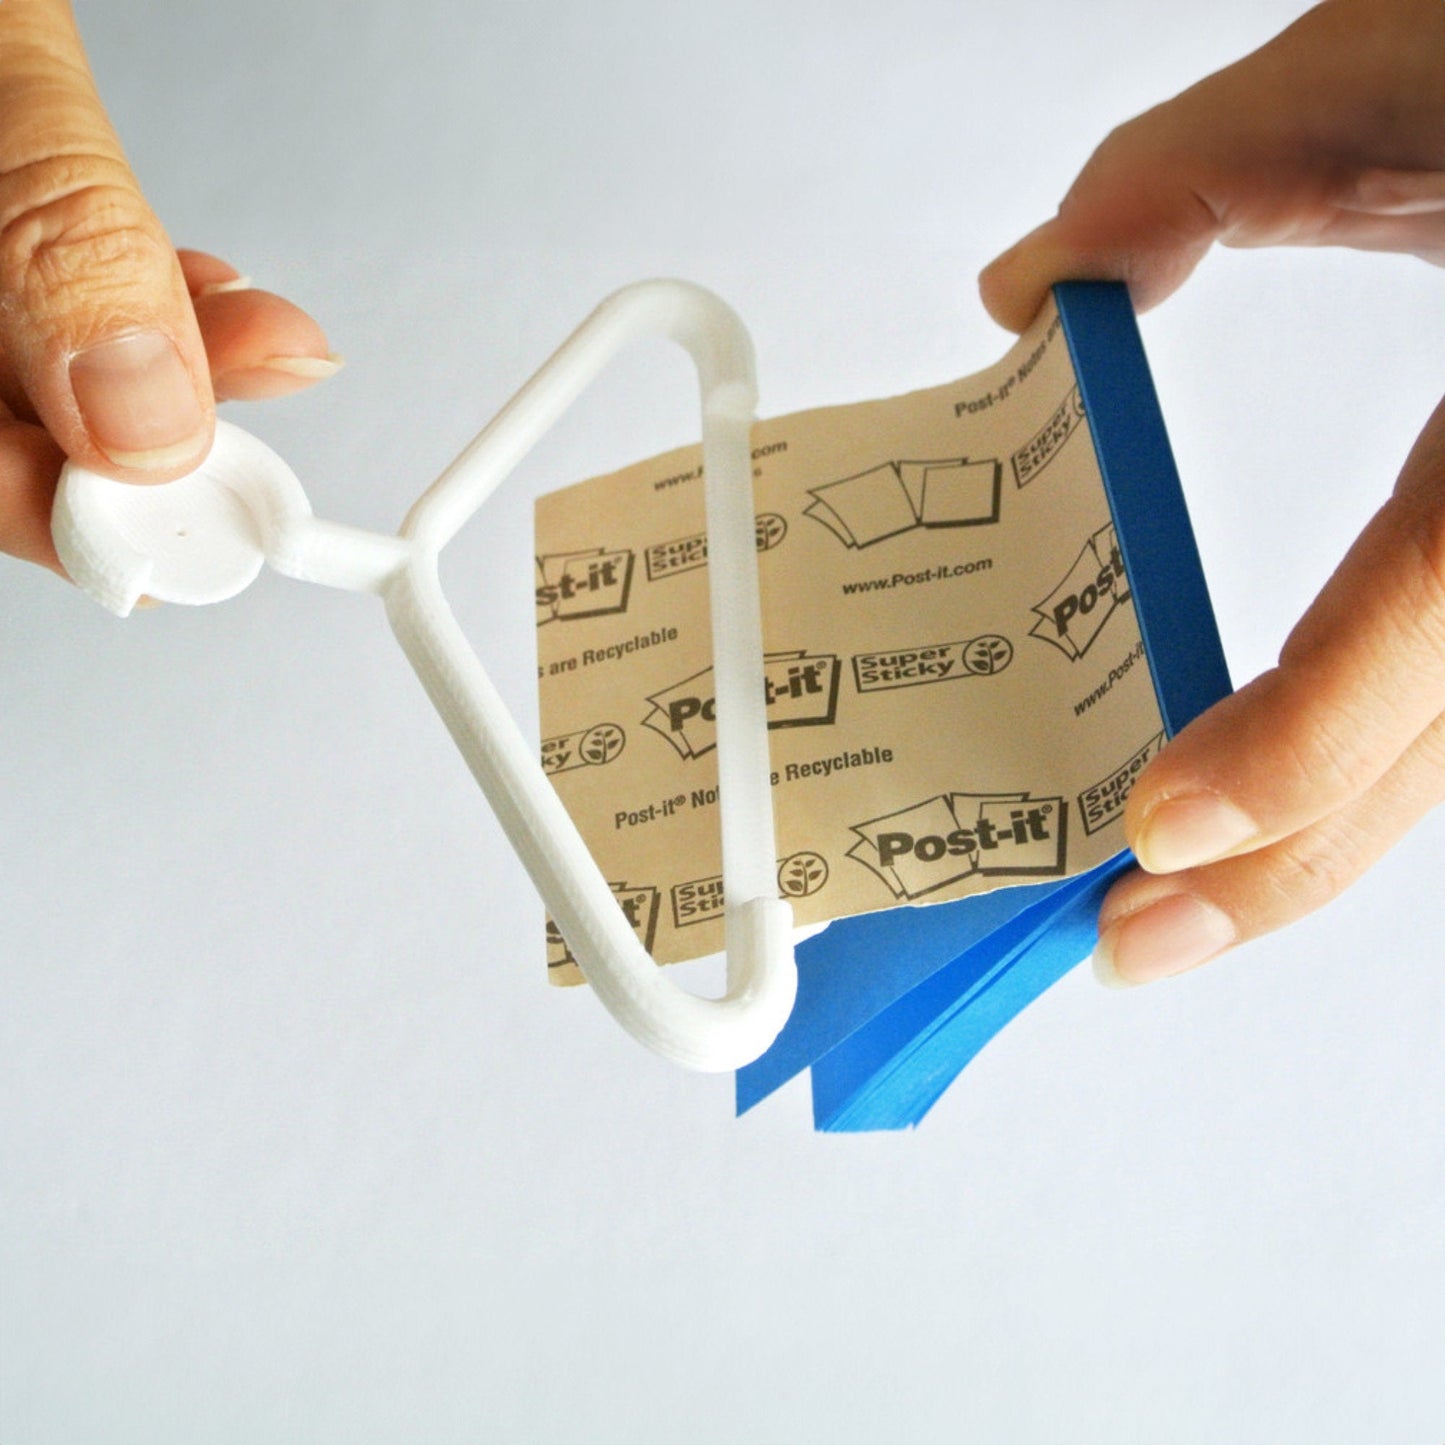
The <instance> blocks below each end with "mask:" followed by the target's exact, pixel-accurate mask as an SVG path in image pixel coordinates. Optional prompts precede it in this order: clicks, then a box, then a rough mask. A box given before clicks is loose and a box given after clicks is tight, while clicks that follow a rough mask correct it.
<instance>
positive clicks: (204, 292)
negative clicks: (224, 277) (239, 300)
mask: <svg viewBox="0 0 1445 1445" xmlns="http://www.w3.org/2000/svg"><path fill="white" fill-rule="evenodd" d="M255 284H256V283H255V282H254V281H253V280H252V279H251V278H250V277H249V276H232V277H231V279H230V280H229V281H207V282H206V284H205V285H204V286H202V287H200V288H199V289H198V290H197V291H196V300H197V301H199V300H200V299H201V297H202V296H219V295H220V294H221V293H222V292H223V291H249V290H250V289H251V288H252V287H253V286H254V285H255Z"/></svg>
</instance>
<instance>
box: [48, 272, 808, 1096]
mask: <svg viewBox="0 0 1445 1445" xmlns="http://www.w3.org/2000/svg"><path fill="white" fill-rule="evenodd" d="M642 335H664V336H669V337H671V338H672V339H673V340H674V341H677V342H678V343H679V344H680V345H681V346H683V347H684V348H685V349H686V350H687V351H688V352H689V353H690V354H691V355H692V358H693V360H694V361H695V362H696V364H697V370H698V380H699V383H700V386H701V392H702V438H703V461H704V475H705V478H706V480H705V489H706V498H707V533H708V569H709V575H710V583H709V585H710V588H711V602H712V637H713V654H714V657H713V668H714V673H715V677H716V682H717V753H718V773H719V780H718V781H719V787H720V792H721V796H720V808H721V820H722V853H723V891H724V904H725V908H726V939H727V988H726V992H725V993H724V995H723V996H722V997H721V998H717V999H708V998H702V997H699V996H697V995H695V994H691V993H688V992H686V991H685V990H683V989H681V988H679V987H678V986H677V985H676V984H674V983H672V982H671V981H670V980H669V979H667V978H666V977H664V976H663V974H662V972H661V971H660V970H659V969H658V967H657V966H656V964H654V962H653V961H652V958H651V957H650V956H649V954H648V953H647V951H646V949H645V948H644V947H643V946H642V944H641V943H640V941H639V940H638V938H637V936H636V934H635V933H634V932H633V930H632V928H631V926H630V925H629V924H628V922H627V919H626V918H625V916H624V915H623V913H622V910H621V909H620V908H619V907H618V905H617V902H616V900H615V899H614V898H613V896H612V891H611V889H610V888H609V887H608V885H607V882H606V880H605V879H604V878H603V876H602V874H601V872H600V870H599V869H598V867H597V864H596V863H595V862H594V861H593V859H592V856H591V854H590V853H589V852H588V850H587V846H586V844H585V843H584V842H583V841H582V838H581V835H580V834H579V833H578V831H577V829H576V826H575V825H574V824H573V822H572V820H571V818H570V817H569V816H568V814H567V811H566V809H565V808H564V807H563V805H562V802H561V800H560V799H559V798H558V796H557V793H556V791H555V790H554V789H553V787H552V785H551V783H550V781H549V780H548V779H547V777H546V775H545V774H544V773H543V771H542V768H541V765H540V763H539V762H538V760H537V758H536V755H535V752H534V750H533V749H532V748H531V747H530V746H529V745H528V744H527V742H526V740H525V739H524V738H523V736H522V734H521V732H520V730H519V729H518V727H517V725H516V723H515V722H514V721H513V719H512V717H511V714H510V713H509V712H508V711H507V709H506V706H505V705H504V703H503V702H502V699H501V697H500V696H499V695H498V693H497V691H496V689H495V687H494V686H493V685H492V682H491V679H490V678H489V677H488V676H487V674H486V671H485V670H484V669H483V667H482V665H481V662H480V661H479V660H478V658H477V655H476V653H475V652H474V651H473V650H472V648H471V646H470V644H469V643H468V642H467V640H466V637H465V636H464V634H463V633H462V631H461V628H460V627H459V626H458V625H457V622H456V619H455V618H454V617H453V615H452V612H451V609H450V607H449V606H448V605H447V602H446V598H445V597H444V596H443V594H442V590H441V583H440V580H439V577H438V572H437V556H438V554H439V552H440V551H441V549H442V548H443V547H444V546H445V545H446V544H447V542H449V541H450V540H451V539H452V537H453V536H455V535H456V533H457V531H458V530H459V529H460V528H461V526H462V525H463V523H465V522H466V520H467V519H468V518H469V517H470V516H471V515H472V513H473V512H475V511H476V510H477V508H478V507H480V506H481V504H482V503H483V502H484V501H485V500H486V499H487V497H488V496H490V495H491V493H492V491H493V490H494V489H495V488H496V486H497V485H498V484H499V483H500V482H501V481H502V480H503V479H504V478H505V477H506V476H507V475H508V473H509V472H510V471H511V470H512V468H513V467H514V466H515V465H516V464H517V462H518V461H520V460H521V458H522V457H523V456H525V455H526V454H527V452H528V451H529V450H530V449H531V447H532V446H533V445H534V444H535V443H536V441H537V439H538V438H539V437H540V436H541V435H542V434H543V433H544V432H545V431H546V430H547V428H548V427H549V426H551V425H552V423H553V422H554V421H555V420H556V419H557V418H558V417H559V416H560V415H561V414H562V412H563V411H565V410H566V408H567V407H568V406H569V405H570V404H571V403H572V402H573V401H574V400H575V399H576V397H577V396H578V395H579V394H580V393H581V392H582V391H583V390H584V389H585V387H586V386H587V385H588V384H589V383H590V382H591V381H592V379H593V378H594V377H595V376H597V374H598V373H599V372H600V371H601V370H602V369H603V367H604V366H605V365H606V363H607V362H608V361H609V360H610V359H611V357H612V356H613V355H614V354H615V353H616V352H617V351H618V350H619V349H620V348H621V347H622V346H623V345H625V344H626V343H627V342H629V341H631V340H632V339H633V338H634V337H637V336H642ZM756 404H757V388H756V383H755V381H754V375H753V354H752V345H751V343H750V341H749V339H748V335H747V332H746V330H745V329H744V328H743V325H742V322H741V321H740V320H739V319H738V317H737V316H736V314H735V313H734V312H733V311H732V310H731V309H730V308H729V307H727V306H726V305H725V304H724V303H723V302H722V301H720V300H719V299H718V298H717V297H716V296H714V295H713V294H712V293H711V292H708V291H705V290H703V289H702V288H701V287H698V286H692V285H689V284H687V283H685V282H681V281H644V282H640V283H639V284H637V285H635V286H629V287H627V288H625V289H624V290H622V291H618V292H616V293H615V294H614V295H612V296H610V297H609V298H608V299H607V300H606V301H604V302H603V303H602V304H601V305H600V306H599V307H598V308H597V310H596V311H594V312H593V313H592V315H591V316H589V317H588V318H587V320H586V321H584V322H583V323H582V325H581V326H579V327H578V328H577V330H576V331H575V332H574V333H573V334H572V336H571V337H569V338H568V340H567V341H565V342H564V343H563V344H562V346H561V347H560V348H558V350H557V352H556V353H555V354H554V355H553V356H552V358H551V359H550V360H549V361H548V362H547V363H546V364H545V365H544V366H543V367H542V368H541V370H539V371H538V372H537V374H536V375H535V376H533V377H532V379H531V380H530V381H529V382H528V383H527V384H526V385H525V386H524V387H523V388H522V389H521V391H519V392H518V393H517V394H516V396H514V397H513V398H512V400H511V401H510V402H508V404H507V405H506V406H505V407H504V408H503V409H502V411H501V412H499V413H498V415H497V416H496V418H495V419H494V420H493V421H492V422H491V424H490V425H489V426H487V428H486V429H485V430H484V431H483V432H482V433H481V434H480V435H479V436H478V437H477V438H476V440H475V441H473V442H472V443H471V445H470V446H468V447H467V449H466V450H465V451H464V452H462V454H461V455H460V456H459V457H458V458H457V459H456V460H455V461H454V462H453V463H452V464H451V465H450V466H449V467H448V468H447V469H446V471H445V472H443V473H442V475H441V476H440V477H439V478H438V479H437V480H436V481H435V482H434V483H433V484H432V486H431V487H430V488H428V490H427V491H426V492H425V493H424V494H423V495H422V496H421V498H419V500H418V501H417V502H416V504H415V506H413V507H412V509H411V512H410V514H409V515H408V516H407V518H406V521H405V523H404V524H403V526H402V529H401V534H400V536H397V537H391V536H386V535H384V534H381V533H375V532H366V531H361V530H359V529H357V528H353V527H347V526H343V525H341V524H338V523H334V522H326V521H323V520H321V519H320V518H318V517H315V516H313V515H312V512H311V507H310V505H309V503H308V502H307V500H306V495H305V493H304V492H303V490H302V488H301V484H300V482H298V481H297V479H296V477H295V475H294V473H293V472H292V471H291V469H290V468H289V467H288V466H287V465H286V463H285V462H284V461H282V459H281V458H280V457H279V456H277V455H276V453H275V452H273V451H271V450H270V448H268V447H266V446H264V445H263V444H262V443H261V442H259V441H257V440H256V439H255V438H254V437H252V436H250V435H249V434H248V433H246V432H244V431H242V430H241V429H240V428H239V427H235V426H231V425H229V424H228V423H225V422H219V423H217V427H216V442H215V446H214V447H213V449H212V451H211V454H210V456H209V457H208V458H207V459H206V461H205V462H204V463H203V464H202V465H201V466H200V467H199V468H198V469H197V470H196V471H194V472H192V473H191V474H190V475H188V476H186V477H182V478H181V479H180V480H179V481H175V482H171V483H169V484H166V485H163V486H157V487H135V486H127V485H125V484H124V483H120V482H116V481H113V480H111V479H110V478H107V477H102V476H99V475H97V474H96V473H93V472H88V471H85V470H84V469H82V468H80V467H76V466H73V465H71V466H67V467H66V468H65V471H64V473H63V474H62V477H61V483H60V488H59V491H58V492H57V494H56V498H55V510H54V513H53V515H52V521H51V526H52V531H53V532H54V535H55V542H56V547H57V549H58V550H59V553H60V559H61V561H62V562H63V563H64V564H65V567H66V570H67V571H68V572H69V573H70V575H71V577H72V578H73V579H74V580H75V581H76V582H77V583H78V584H79V585H80V586H81V587H82V588H84V590H85V591H86V592H88V593H89V594H90V595H91V596H92V597H94V598H95V599H96V600H97V601H99V602H101V603H102V604H103V605H104V606H106V607H108V608H110V610H111V611H113V612H117V613H119V614H120V615H121V616H125V615H126V614H127V613H128V612H129V611H130V610H131V608H132V607H133V606H134V605H135V603H136V601H137V600H138V599H139V598H140V597H141V596H142V595H145V594H149V595H150V596H152V597H155V598H158V599H160V600H162V601H167V602H186V603H203V602H218V601H221V600H223V599H225V598H227V597H232V596H234V595H235V594H236V593H238V592H240V591H241V590H242V589H243V588H245V587H246V586H248V585H249V584H250V582H251V581H252V580H253V579H254V578H255V577H256V575H257V573H259V571H260V570H261V566H262V563H263V562H269V563H270V564H271V566H272V567H274V568H276V569H277V570H278V571H280V572H284V573H286V574H287V575H288V576H291V577H299V578H301V579H303V580H306V581H311V582H320V583H325V584H326V585H328V586H332V587H341V588H345V589H347V590H350V591H366V592H376V593H379V594H380V595H381V597H382V598H383V599H384V601H385V603H386V613H387V618H388V619H389V621H390V623H391V626H392V630H393V631H394V632H395V634H396V636H397V639H398V641H399V642H400V643H401V645H402V648H403V649H404V650H405V652H406V655H407V657H408V658H409V659H410V660H411V664H412V667H413V668H414V669H415V670H416V674H417V676H418V677H419V678H420V679H421V681H422V685H423V686H424V687H425V688H426V690H427V693H428V695H429V696H430V697H431V700H432V702H433V704H434V705H435V707H436V709H437V711H438V712H439V713H440V714H441V716H442V719H443V721H444V722H445V723H446V725H447V727H448V729H449V730H450V731H451V734H452V737H453V738H454V739H455V740H456V744H457V746H458V747H459V748H460V749H461V752H462V755H463V757H465V758H466V760H467V763H468V765H469V766H470V767H471V770H472V772H473V774H474V775H475V776H476V779H477V781H478V782H479V783H480V784H481V787H482V791H483V793H484V794H485V795H486V798H487V801H488V802H489V803H490V804H491V806H492V810H493V811H494V812H495V813H496V815H497V818H498V820H499V821H500V822H501V825H502V827H503V829H504V830H505V831H506V834H507V837H508V838H509V839H510V840H511V843H512V846H513V847H514V848H515V849H516V851H517V854H518V856H519V857H520V858H521V860H522V862H523V864H524V865H525V866H526V868H527V871H528V873H530V874H531V877H532V881H533V882H534V883H535V884H536V886H537V891H538V892H539V893H540V894H541V895H542V901H543V902H544V903H545V905H546V907H547V910H548V912H549V913H550V914H551V916H552V918H553V919H554V920H555V921H556V923H557V925H558V927H559V928H560V929H561V930H562V936H563V937H564V938H565V939H566V940H567V943H568V945H569V946H570V948H571V950H572V953H573V956H574V957H575V958H576V960H577V963H578V965H579V967H580V968H581V969H582V972H583V974H584V975H585V976H586V978H587V980H588V982H589V983H590V984H591V985H592V987H593V989H594V990H595V991H596V993H597V995H598V997H599V998H601V1000H602V1002H603V1003H604V1004H605V1005H606V1006H607V1008H608V1009H610V1010H611V1012H612V1014H613V1015H614V1016H615V1017H616V1018H617V1020H618V1021H619V1022H620V1023H621V1024H622V1026H623V1027H624V1028H625V1029H627V1031H628V1032H629V1033H631V1034H632V1035H633V1036H634V1037H635V1038H637V1039H639V1040H640V1041H641V1042H642V1043H644V1044H646V1045H647V1046H648V1047H649V1048H652V1049H654V1050H656V1051H657V1052H658V1053H660V1054H663V1055H664V1056H666V1057H667V1058H670V1059H674V1060H676V1061H677V1062H678V1063H681V1064H686V1065H688V1066H690V1067H692V1068H696V1069H712V1070H722V1069H735V1068H739V1067H741V1066H742V1065H743V1064H745V1063H749V1062H750V1061H751V1060H753V1059H755V1058H757V1057H758V1055H759V1054H761V1053H762V1052H763V1051H764V1050H765V1049H766V1048H767V1047H768V1045H769V1044H770V1043H771V1042H772V1041H773V1039H774V1037H776V1035H777V1033H778V1031H779V1029H781V1028H782V1026H783V1024H784V1022H785V1021H786V1020H787V1017H788V1014H789V1013H790V1012H791V1010H792V1006H793V998H794V994H795V992H796V989H797V973H796V969H795V966H794V962H793V933H792V923H793V920H792V909H791V908H790V906H789V905H788V904H787V903H786V902H785V901H784V900H783V899H781V898H780V897H779V896H778V887H777V879H776V863H775V859H776V850H775V846H774V838H773V806H772V788H771V785H770V765H769V759H768V735H767V716H766V710H765V703H764V679H763V643H762V622H761V612H760V607H759V600H758V580H757V556H756V540H755V535H756V534H755V523H754V519H753V496H752V462H751V457H750V454H749V433H750V429H751V425H752V420H753V412H754V408H755V406H756Z"/></svg>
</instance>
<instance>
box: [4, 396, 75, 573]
mask: <svg viewBox="0 0 1445 1445" xmlns="http://www.w3.org/2000/svg"><path fill="white" fill-rule="evenodd" d="M64 464H65V453H64V452H62V451H61V450H60V448H59V447H58V446H57V445H56V444H55V442H54V440H53V439H52V438H51V436H50V434H49V433H48V432H47V431H46V430H45V429H44V428H43V427H39V426H35V425H33V424H31V423H30V422H23V421H13V420H10V419H9V418H8V417H5V416H3V415H0V550H3V551H5V552H8V553H9V554H10V555H11V556H12V557H19V558H21V559H22V560H23V561H26V562H34V563H36V564H37V565H38V566H41V567H48V568H49V569H50V570H51V571H52V572H54V573H56V574H57V575H58V576H61V577H64V576H65V569H64V568H63V567H62V566H61V565H60V558H59V556H58V555H57V554H56V551H55V541H54V539H53V538H52V537H51V535H50V513H51V509H52V507H53V506H54V504H55V486H56V483H57V482H58V481H59V479H60V469H61V467H62V466H64Z"/></svg>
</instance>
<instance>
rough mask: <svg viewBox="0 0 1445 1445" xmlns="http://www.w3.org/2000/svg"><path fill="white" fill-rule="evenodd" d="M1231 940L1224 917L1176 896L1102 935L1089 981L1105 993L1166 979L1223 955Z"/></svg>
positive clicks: (1213, 909)
mask: <svg viewBox="0 0 1445 1445" xmlns="http://www.w3.org/2000/svg"><path fill="white" fill-rule="evenodd" d="M1235 937H1236V935H1235V929H1234V921H1233V919H1231V918H1230V917H1229V915H1228V914H1226V913H1223V912H1221V911H1220V910H1219V909H1218V908H1216V907H1215V906H1214V905H1213V904H1212V903H1206V902H1205V901H1204V900H1203V899H1202V898H1195V897H1194V896H1193V894H1190V893H1176V894H1175V895H1174V896H1173V897H1172V898H1161V899H1160V900H1159V901H1158V902H1157V903H1151V904H1149V906H1148V907H1147V908H1141V909H1140V910H1139V911H1138V912H1137V913H1130V914H1126V915H1125V917H1123V918H1121V919H1120V920H1119V921H1118V922H1117V923H1112V924H1110V925H1109V926H1108V927H1107V928H1105V929H1104V931H1103V932H1102V933H1101V934H1100V935H1099V942H1098V944H1097V945H1096V946H1095V948H1094V976H1095V977H1096V978H1097V979H1098V980H1099V981H1100V983H1103V984H1106V985H1107V986H1108V987H1110V988H1130V987H1132V986H1133V985H1135V984H1140V983H1152V982H1153V981H1154V980H1155V979H1159V978H1171V977H1173V975H1174V974H1176V973H1184V972H1185V971H1186V970H1188V969H1191V968H1197V967H1198V966H1199V965H1200V964H1201V963H1205V962H1207V961H1208V960H1209V959H1211V958H1213V957H1214V956H1215V955H1216V954H1219V953H1223V952H1224V950H1225V949H1226V948H1228V947H1229V946H1230V945H1231V944H1232V943H1233V942H1234V941H1235Z"/></svg>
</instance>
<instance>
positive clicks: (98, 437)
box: [70, 331, 206, 468]
mask: <svg viewBox="0 0 1445 1445" xmlns="http://www.w3.org/2000/svg"><path fill="white" fill-rule="evenodd" d="M70 385H71V388H72V390H73V391H74V393H75V403H76V405H77V406H78V407H79V408H80V415H81V419H82V420H83V421H84V422H85V429H86V430H87V431H88V432H89V433H90V439H91V441H93V442H94V443H95V444H96V446H97V447H99V448H100V450H101V451H103V452H104V453H105V454H106V456H108V457H109V458H110V459H111V461H113V462H114V463H115V464H116V465H117V466H121V467H157V468H159V467H169V466H175V465H176V464H178V463H180V462H183V461H186V460H187V459H188V458H190V457H193V456H194V455H196V453H197V452H198V451H199V450H200V448H201V446H202V445H203V443H204V437H205V429H206V415H205V411H204V410H203V408H202V406H201V401H200V398H199V397H198V396H197V395H196V385H195V382H194V381H193V380H192V379H191V374H190V372H188V371H187V370H186V366H185V363H184V362H183V361H182V360H181V354H180V352H179V351H177V350H176V345H175V342H173V341H172V340H171V339H170V337H168V336H165V335H163V334H162V333H161V332H159V331H134V332H132V333H131V334H130V335H129V336H117V337H115V338H114V339H113V340H111V341H102V342H99V343H98V344H97V345H95V346H92V347H89V348H88V349H87V350H85V351H80V352H77V353H76V354H75V355H74V356H73V357H72V358H71V360H70Z"/></svg>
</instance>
